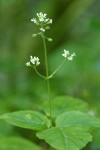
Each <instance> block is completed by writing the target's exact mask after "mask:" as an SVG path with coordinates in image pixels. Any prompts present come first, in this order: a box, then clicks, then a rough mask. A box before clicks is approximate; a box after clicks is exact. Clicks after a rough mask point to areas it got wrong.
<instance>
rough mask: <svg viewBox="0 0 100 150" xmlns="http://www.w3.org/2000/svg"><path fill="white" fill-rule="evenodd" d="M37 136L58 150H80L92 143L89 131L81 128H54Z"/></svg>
mask: <svg viewBox="0 0 100 150" xmlns="http://www.w3.org/2000/svg"><path fill="white" fill-rule="evenodd" d="M36 135H37V137H38V138H40V139H44V140H45V141H46V142H47V143H48V144H50V145H51V146H52V147H54V148H55V149H57V150H80V149H81V148H83V147H84V146H85V145H86V144H87V143H88V142H90V141H92V136H91V135H90V134H89V133H88V132H87V130H85V129H83V128H80V127H64V128H60V127H53V128H51V129H47V130H45V131H42V132H38V133H37V134H36Z"/></svg>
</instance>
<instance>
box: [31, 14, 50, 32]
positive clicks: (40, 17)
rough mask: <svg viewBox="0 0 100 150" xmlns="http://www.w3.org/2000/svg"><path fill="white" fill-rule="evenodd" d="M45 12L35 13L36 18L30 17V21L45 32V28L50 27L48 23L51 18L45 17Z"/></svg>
mask: <svg viewBox="0 0 100 150" xmlns="http://www.w3.org/2000/svg"><path fill="white" fill-rule="evenodd" d="M46 16H47V14H43V13H42V12H40V13H37V18H32V19H31V21H32V22H34V23H35V24H36V25H39V26H40V31H41V32H45V30H46V29H50V26H48V25H49V24H52V19H49V18H46Z"/></svg>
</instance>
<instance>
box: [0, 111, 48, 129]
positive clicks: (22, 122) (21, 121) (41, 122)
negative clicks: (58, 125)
mask: <svg viewBox="0 0 100 150" xmlns="http://www.w3.org/2000/svg"><path fill="white" fill-rule="evenodd" d="M0 118H1V119H4V120H6V121H7V122H9V123H10V124H12V125H15V126H18V127H22V128H27V129H32V130H36V131H41V130H44V129H47V128H49V127H50V121H49V119H48V118H46V117H45V116H44V115H43V114H41V113H39V112H36V111H30V110H27V111H17V112H13V113H7V114H4V115H2V116H1V117H0Z"/></svg>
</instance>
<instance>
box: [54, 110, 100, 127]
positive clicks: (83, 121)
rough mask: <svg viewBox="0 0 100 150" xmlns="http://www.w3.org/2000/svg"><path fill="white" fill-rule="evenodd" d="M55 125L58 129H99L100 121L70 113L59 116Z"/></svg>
mask: <svg viewBox="0 0 100 150" xmlns="http://www.w3.org/2000/svg"><path fill="white" fill-rule="evenodd" d="M56 125H57V126H58V127H71V126H73V127H75V126H76V127H78V126H79V127H100V119H99V118H96V117H93V116H91V115H89V114H87V113H83V112H79V111H70V112H66V113H64V114H61V115H59V116H58V117H57V119H56Z"/></svg>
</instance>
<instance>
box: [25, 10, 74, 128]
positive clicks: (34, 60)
mask: <svg viewBox="0 0 100 150" xmlns="http://www.w3.org/2000/svg"><path fill="white" fill-rule="evenodd" d="M46 16H47V14H43V13H42V12H40V13H37V18H32V19H31V21H32V22H33V23H35V24H36V25H37V26H39V32H38V33H36V34H33V35H32V37H36V36H38V35H39V36H41V37H42V40H43V46H44V56H45V67H46V69H45V70H46V75H45V76H44V75H42V74H41V73H39V71H38V70H37V66H38V65H40V60H39V58H38V57H36V56H34V57H33V56H30V61H29V62H27V63H26V66H30V67H32V68H34V70H35V72H36V74H37V75H39V76H40V77H41V78H43V79H45V80H46V82H47V90H48V103H49V108H50V121H51V127H52V104H51V98H50V79H51V78H52V77H53V76H54V75H55V74H56V72H57V71H58V70H59V69H60V68H61V67H62V65H63V64H64V63H65V61H66V60H69V61H71V60H73V57H74V56H76V54H75V53H72V54H70V52H69V51H68V50H65V49H64V53H63V54H62V56H63V57H64V60H63V61H62V63H61V64H60V65H59V66H58V67H57V69H56V70H55V71H54V72H53V73H52V74H51V75H49V69H48V58H47V47H46V40H47V41H49V42H52V38H48V37H46V36H45V35H44V33H45V31H46V30H48V29H50V26H49V24H52V19H49V18H46Z"/></svg>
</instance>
